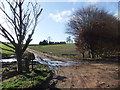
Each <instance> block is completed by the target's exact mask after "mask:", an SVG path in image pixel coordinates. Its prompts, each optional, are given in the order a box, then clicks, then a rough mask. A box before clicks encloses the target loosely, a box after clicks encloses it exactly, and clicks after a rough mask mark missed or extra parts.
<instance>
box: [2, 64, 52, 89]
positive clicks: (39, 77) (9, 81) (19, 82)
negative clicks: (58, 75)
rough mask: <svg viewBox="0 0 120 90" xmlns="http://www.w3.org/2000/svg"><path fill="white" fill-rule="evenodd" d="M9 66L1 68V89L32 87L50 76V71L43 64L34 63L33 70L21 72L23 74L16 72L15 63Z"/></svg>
mask: <svg viewBox="0 0 120 90" xmlns="http://www.w3.org/2000/svg"><path fill="white" fill-rule="evenodd" d="M11 66H12V67H11V68H9V67H7V68H6V67H5V68H2V71H3V74H2V75H3V76H2V78H3V82H2V84H1V86H2V90H4V89H7V88H14V89H15V88H32V87H35V86H38V85H40V84H42V83H43V82H44V81H46V80H47V78H49V77H50V76H51V71H50V70H47V68H45V67H44V66H43V65H35V66H34V71H31V72H29V73H26V72H23V74H18V73H17V72H16V66H15V65H11Z"/></svg>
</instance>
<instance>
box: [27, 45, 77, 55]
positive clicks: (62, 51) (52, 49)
mask: <svg viewBox="0 0 120 90" xmlns="http://www.w3.org/2000/svg"><path fill="white" fill-rule="evenodd" d="M29 48H31V49H34V50H37V51H41V52H44V53H49V54H52V55H56V56H65V57H66V56H67V55H71V56H72V55H75V54H78V52H77V50H76V46H75V44H57V45H39V46H29Z"/></svg>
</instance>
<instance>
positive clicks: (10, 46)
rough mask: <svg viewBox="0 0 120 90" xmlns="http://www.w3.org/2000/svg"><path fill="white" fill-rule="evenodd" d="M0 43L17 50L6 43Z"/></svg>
mask: <svg viewBox="0 0 120 90" xmlns="http://www.w3.org/2000/svg"><path fill="white" fill-rule="evenodd" d="M0 43H2V44H4V45H5V46H8V47H9V48H12V49H15V48H14V47H12V46H10V45H9V44H6V43H4V42H2V41H0Z"/></svg>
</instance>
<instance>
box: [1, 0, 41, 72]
mask: <svg viewBox="0 0 120 90" xmlns="http://www.w3.org/2000/svg"><path fill="white" fill-rule="evenodd" d="M6 3H7V4H8V5H9V8H10V11H9V12H11V16H10V14H9V13H8V12H7V11H6V8H7V9H8V7H5V6H6V5H5V4H6ZM6 3H4V2H1V6H0V10H1V11H2V13H3V14H4V15H5V21H6V25H8V26H9V27H10V28H12V31H13V33H14V35H15V36H14V35H13V34H12V33H10V29H6V27H4V26H3V25H2V24H0V35H2V36H3V37H4V38H6V39H7V40H8V41H9V42H10V43H11V44H12V45H13V46H11V45H9V44H6V43H4V42H2V41H0V42H1V43H2V44H4V45H6V46H8V47H9V48H11V49H12V50H7V49H4V48H1V49H3V50H7V51H11V52H14V53H15V54H16V58H17V71H18V72H19V73H22V70H23V69H22V56H23V54H24V52H25V50H26V49H27V47H28V45H29V43H30V42H31V41H32V35H33V34H34V31H35V28H36V26H37V23H38V18H39V16H40V14H41V12H42V10H43V9H42V8H40V5H39V4H38V3H35V2H34V3H32V2H25V0H13V1H12V2H9V1H8V0H6ZM25 6H26V7H25Z"/></svg>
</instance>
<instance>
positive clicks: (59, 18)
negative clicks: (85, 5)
mask: <svg viewBox="0 0 120 90" xmlns="http://www.w3.org/2000/svg"><path fill="white" fill-rule="evenodd" d="M73 11H75V9H74V8H73V9H71V10H66V11H61V12H57V13H50V14H49V17H50V18H52V19H53V20H54V21H56V22H67V21H68V20H69V19H70V16H71V15H72V12H73Z"/></svg>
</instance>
